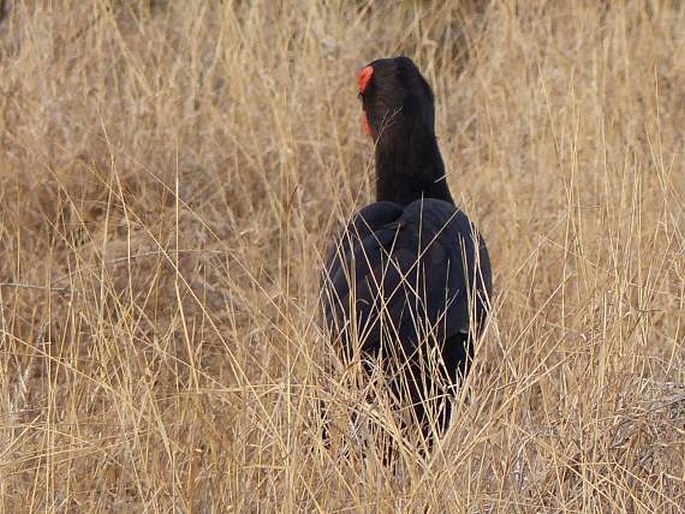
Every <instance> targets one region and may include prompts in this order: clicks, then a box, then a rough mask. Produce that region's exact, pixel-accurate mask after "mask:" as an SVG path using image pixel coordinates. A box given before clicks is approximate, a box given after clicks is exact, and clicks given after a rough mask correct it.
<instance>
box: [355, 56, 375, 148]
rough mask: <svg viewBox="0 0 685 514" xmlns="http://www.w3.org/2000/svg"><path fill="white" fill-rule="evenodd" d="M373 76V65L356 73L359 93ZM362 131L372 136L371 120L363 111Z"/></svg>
mask: <svg viewBox="0 0 685 514" xmlns="http://www.w3.org/2000/svg"><path fill="white" fill-rule="evenodd" d="M372 78H373V66H367V67H366V68H364V69H363V70H362V71H360V72H359V75H357V85H358V86H359V94H360V95H363V94H364V93H365V92H366V90H367V89H368V87H369V84H370V83H371V79H372ZM364 131H365V132H366V133H367V134H368V135H369V136H370V137H373V129H372V128H371V122H369V117H368V116H367V115H366V113H364Z"/></svg>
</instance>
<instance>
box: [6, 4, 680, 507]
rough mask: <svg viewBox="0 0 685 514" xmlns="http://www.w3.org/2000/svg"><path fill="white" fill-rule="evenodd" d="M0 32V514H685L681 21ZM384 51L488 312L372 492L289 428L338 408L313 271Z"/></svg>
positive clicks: (310, 12)
mask: <svg viewBox="0 0 685 514" xmlns="http://www.w3.org/2000/svg"><path fill="white" fill-rule="evenodd" d="M0 3H4V9H5V10H4V17H3V19H2V21H0V252H1V253H0V256H1V259H0V366H1V370H0V511H2V512H8V513H10V512H38V511H41V512H112V511H116V512H295V511H319V512H340V511H350V512H365V511H366V512H392V511H398V512H402V511H403V512H655V513H664V512H683V511H685V485H684V481H685V314H684V311H685V233H684V231H683V229H684V227H685V150H684V148H685V9H683V7H682V5H679V4H680V2H673V3H671V2H655V1H628V2H625V3H624V2H612V3H610V6H609V7H607V6H602V5H600V2H587V3H583V2H566V3H564V2H540V3H530V4H528V3H526V2H520V3H518V2H513V1H505V2H493V3H491V4H489V5H476V6H474V5H473V3H472V2H467V3H465V4H462V5H461V6H459V5H458V4H457V3H456V2H454V3H452V2H448V3H445V4H441V3H439V2H428V1H416V2H413V3H407V4H401V3H392V5H391V4H390V3H387V4H386V3H380V2H379V3H369V2H364V1H357V2H344V1H342V0H337V1H336V0H334V1H331V2H324V3H319V2H315V1H313V0H312V1H309V0H302V1H292V2H268V1H266V0H264V1H258V0H257V1H254V2H242V1H238V0H236V1H229V0H226V1H224V2H203V1H187V2H172V1H161V0H160V1H153V0H145V1H143V0H141V1H137V2H134V1H131V2H126V1H117V0H89V1H84V2H77V1H75V0H62V1H55V2H48V1H44V2H38V1H29V0H25V1H19V0H15V1H12V0H9V1H7V2H0ZM399 53H404V54H407V55H409V56H411V57H413V58H414V59H415V60H416V61H417V63H418V64H419V66H420V67H421V69H422V70H423V71H424V72H425V73H426V75H427V77H428V78H429V80H430V81H431V83H432V84H433V86H434V88H435V91H436V96H437V99H438V135H439V137H440V141H441V146H442V150H443V155H444V158H445V161H446V165H447V167H448V170H449V182H450V185H451V188H452V191H453V193H454V194H455V196H456V198H457V199H458V201H459V203H460V204H461V205H462V206H463V207H464V209H465V210H466V211H467V212H468V213H469V215H470V216H471V218H472V219H473V220H474V221H475V222H476V223H477V224H478V226H479V227H480V228H481V229H482V231H483V233H484V235H485V237H486V238H487V241H488V244H489V247H490V251H491V255H492V260H493V267H494V270H495V289H496V297H495V300H494V301H495V305H496V312H495V315H494V316H493V318H492V322H491V323H490V325H489V328H488V330H487V333H486V335H485V337H484V339H483V341H482V342H481V344H480V346H479V347H478V351H477V362H476V365H475V366H474V369H473V371H472V373H471V375H470V377H469V381H468V382H469V383H468V386H469V388H468V391H467V394H465V395H464V398H462V401H461V403H460V406H459V409H458V414H457V416H456V418H457V419H456V421H455V423H454V425H453V427H452V429H451V431H450V433H449V434H448V436H447V437H446V439H445V440H444V441H442V443H441V445H440V448H438V450H437V451H436V452H435V454H434V456H433V458H432V459H430V460H429V461H428V462H422V461H421V459H420V458H419V455H418V454H417V453H416V452H412V451H411V450H407V451H406V452H405V453H404V454H403V456H402V465H401V469H400V471H399V472H397V471H392V470H388V469H384V468H383V467H382V466H381V465H379V464H378V461H377V460H376V459H374V458H372V457H373V456H371V457H368V458H366V459H363V458H360V454H359V452H356V453H355V452H354V451H352V452H348V453H346V452H344V451H342V449H341V444H333V445H332V446H331V447H330V448H325V447H324V446H323V445H322V441H321V438H320V437H319V436H318V434H319V429H320V421H321V420H320V419H317V415H316V412H317V409H316V406H317V405H318V401H319V400H320V399H325V400H327V401H328V402H329V403H330V404H332V405H334V406H336V408H337V409H338V410H339V411H340V412H341V413H343V414H340V416H341V417H343V418H344V412H346V411H349V410H351V409H354V408H357V407H358V405H357V404H356V400H355V396H354V394H353V393H354V391H347V390H344V389H343V388H341V387H340V385H339V382H340V381H339V377H338V376H337V375H336V373H335V372H333V371H330V366H327V365H326V362H327V361H328V358H329V355H330V353H331V352H332V350H331V348H330V346H329V344H328V343H327V342H326V341H327V339H326V335H325V334H323V333H322V331H321V329H320V327H319V325H318V323H319V320H318V315H317V309H318V307H317V305H318V303H317V302H318V297H317V294H318V285H319V269H320V266H321V259H322V255H323V254H324V252H325V251H326V247H327V242H329V241H330V239H331V238H332V237H333V235H334V234H335V233H336V232H337V231H338V230H340V228H341V227H342V225H343V223H344V221H345V219H346V218H347V216H349V215H350V213H351V212H353V210H354V209H355V208H358V207H360V206H361V205H362V204H364V203H366V202H368V201H369V200H371V199H372V195H373V181H372V171H373V169H372V166H373V162H372V153H373V148H372V144H371V142H370V141H369V140H367V139H366V138H365V136H364V134H363V131H362V128H361V118H360V116H361V115H360V106H359V103H358V101H357V99H356V89H355V86H356V83H355V73H356V72H357V71H358V70H359V68H360V67H361V66H362V65H364V64H365V63H366V62H368V61H369V60H371V59H373V58H376V57H380V56H387V55H395V54H399Z"/></svg>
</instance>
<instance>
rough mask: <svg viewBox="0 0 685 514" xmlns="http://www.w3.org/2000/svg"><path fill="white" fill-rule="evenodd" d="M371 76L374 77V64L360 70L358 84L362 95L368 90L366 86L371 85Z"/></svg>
mask: <svg viewBox="0 0 685 514" xmlns="http://www.w3.org/2000/svg"><path fill="white" fill-rule="evenodd" d="M371 77H373V67H372V66H367V67H366V68H364V69H363V70H362V71H360V72H359V75H357V84H358V85H359V93H361V94H362V95H363V94H364V92H365V91H366V88H368V87H369V83H370V82H371Z"/></svg>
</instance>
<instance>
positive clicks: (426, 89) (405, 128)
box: [357, 56, 435, 142]
mask: <svg viewBox="0 0 685 514" xmlns="http://www.w3.org/2000/svg"><path fill="white" fill-rule="evenodd" d="M357 79H358V86H359V97H360V99H361V100H362V107H363V109H364V126H365V128H366V131H367V133H368V134H369V135H370V136H371V137H372V138H373V140H374V142H379V140H380V139H385V137H386V136H390V139H394V137H392V135H393V134H394V136H395V137H398V136H407V135H409V134H410V133H411V132H412V131H413V130H416V129H420V130H422V131H427V132H428V133H429V134H433V133H434V129H435V104H434V97H433V91H432V90H431V88H430V86H429V85H428V82H427V81H426V79H425V78H423V76H422V75H421V72H419V69H418V68H417V67H416V65H415V64H414V62H413V61H412V60H411V59H409V58H408V57H404V56H400V57H392V58H388V59H378V60H375V61H373V62H372V63H370V64H368V65H367V66H366V67H364V68H363V69H362V70H361V71H360V72H359V75H358V77H357Z"/></svg>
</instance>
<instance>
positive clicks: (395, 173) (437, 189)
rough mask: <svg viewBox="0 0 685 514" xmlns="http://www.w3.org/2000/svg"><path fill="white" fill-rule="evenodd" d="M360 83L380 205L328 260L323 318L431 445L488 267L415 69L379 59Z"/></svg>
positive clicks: (469, 339)
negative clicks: (456, 196) (458, 198)
mask: <svg viewBox="0 0 685 514" xmlns="http://www.w3.org/2000/svg"><path fill="white" fill-rule="evenodd" d="M358 80H359V97H360V98H361V100H362V104H363V110H364V121H365V126H366V130H367V132H368V133H369V135H370V136H371V137H372V139H373V141H374V143H375V161H376V202H375V203H372V204H371V205H367V206H366V207H364V208H363V209H361V210H360V211H359V212H358V213H357V214H356V215H355V216H354V217H353V219H352V220H351V222H350V224H349V225H348V226H347V228H346V230H345V231H344V232H343V234H342V235H341V236H340V238H339V240H338V241H337V243H336V244H335V245H334V247H333V249H332V251H331V252H330V254H329V257H328V260H327V264H326V268H325V270H324V284H323V294H322V299H323V313H324V320H325V322H326V325H327V326H328V328H329V330H330V331H331V333H332V336H333V338H334V340H335V341H334V342H335V343H336V344H338V345H339V347H340V348H342V350H343V352H342V354H343V356H344V358H345V359H352V358H353V356H354V355H355V354H357V352H359V353H358V355H359V356H360V357H361V360H362V361H363V362H364V363H365V367H366V370H367V372H368V373H371V372H372V370H373V369H381V370H382V372H383V374H384V376H385V379H386V381H387V384H388V386H389V392H390V394H391V396H392V398H393V399H394V400H393V401H394V404H395V405H396V407H397V410H406V409H405V408H406V407H409V406H411V407H412V409H410V412H413V416H412V417H413V421H415V422H416V423H417V424H418V428H420V430H421V432H422V433H423V435H424V437H426V438H428V440H429V442H430V441H431V440H432V434H435V432H436V431H437V432H438V434H440V433H442V432H443V431H444V430H445V429H446V428H447V426H448V424H449V421H450V416H451V404H450V402H449V398H450V396H451V395H453V392H454V389H455V388H456V386H458V384H459V383H460V381H461V380H463V378H464V377H465V376H466V374H467V373H468V370H469V365H470V362H471V360H472V357H473V347H474V342H475V340H476V339H477V338H478V335H479V334H480V333H481V331H482V328H483V325H484V323H485V320H486V316H487V313H488V306H489V297H490V292H491V287H492V278H491V269H490V259H489V256H488V251H487V249H486V247H485V242H484V241H483V238H482V237H481V236H480V234H479V233H478V232H477V230H476V229H475V228H474V226H473V224H472V223H471V222H470V220H469V218H468V217H467V216H466V214H464V213H463V212H462V211H461V210H459V208H457V207H456V206H455V203H454V200H453V198H452V195H451V194H450V191H449V188H448V186H447V181H446V179H445V166H444V163H443V160H442V157H441V155H440V150H439V148H438V142H437V139H436V136H435V107H434V96H433V92H432V90H431V88H430V86H429V84H428V82H427V81H426V79H425V78H424V77H423V76H422V75H421V73H420V72H419V70H418V68H417V67H416V65H415V64H414V63H413V62H412V60H411V59H409V58H407V57H403V56H401V57H394V58H389V59H378V60H376V61H373V62H372V63H370V64H369V65H368V66H366V67H365V68H364V69H363V70H362V71H361V73H360V74H359V77H358ZM378 366H380V368H378ZM405 419H406V418H405ZM415 426H416V425H415ZM405 428H407V427H406V423H405Z"/></svg>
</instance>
